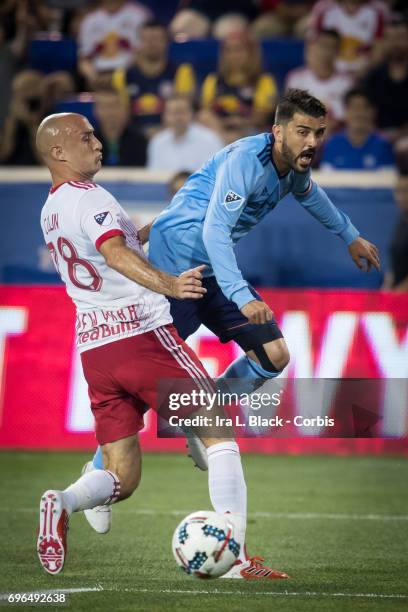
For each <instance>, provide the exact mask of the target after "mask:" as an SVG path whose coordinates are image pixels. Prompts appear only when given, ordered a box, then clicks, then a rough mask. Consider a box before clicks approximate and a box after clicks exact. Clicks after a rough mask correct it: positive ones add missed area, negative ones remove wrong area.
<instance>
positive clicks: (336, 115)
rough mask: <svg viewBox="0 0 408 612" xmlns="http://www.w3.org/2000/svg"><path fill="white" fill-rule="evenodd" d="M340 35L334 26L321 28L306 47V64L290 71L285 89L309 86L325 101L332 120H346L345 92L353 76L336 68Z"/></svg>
mask: <svg viewBox="0 0 408 612" xmlns="http://www.w3.org/2000/svg"><path fill="white" fill-rule="evenodd" d="M339 50H340V35H339V34H338V32H336V31H335V30H322V31H321V32H320V33H319V34H317V35H316V37H315V39H314V40H312V41H310V42H309V44H308V45H307V47H306V66H303V67H302V68H295V69H294V70H291V71H290V72H289V74H288V77H287V80H286V85H285V89H292V88H299V89H307V90H308V91H310V93H311V94H312V95H313V96H316V98H318V99H319V100H321V101H322V102H324V104H325V105H326V107H327V109H328V111H329V116H330V118H331V120H332V122H334V123H335V124H336V123H340V122H342V121H343V120H344V103H343V99H344V96H345V94H346V93H347V92H348V91H349V89H351V87H352V85H353V79H352V77H350V76H349V75H346V74H341V73H339V72H338V71H337V69H336V60H337V57H338V53H339Z"/></svg>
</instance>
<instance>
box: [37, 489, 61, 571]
mask: <svg viewBox="0 0 408 612" xmlns="http://www.w3.org/2000/svg"><path fill="white" fill-rule="evenodd" d="M68 522H69V514H68V510H67V509H66V507H65V504H64V494H63V493H62V491H53V490H50V491H46V492H45V493H44V494H43V495H42V497H41V501H40V524H39V528H38V537H37V553H38V558H39V560H40V563H41V565H42V566H43V568H44V569H45V571H46V572H48V573H49V574H59V572H60V571H61V570H62V569H63V567H64V563H65V557H66V554H67V532H68Z"/></svg>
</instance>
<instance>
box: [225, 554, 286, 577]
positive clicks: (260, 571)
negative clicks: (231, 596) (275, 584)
mask: <svg viewBox="0 0 408 612" xmlns="http://www.w3.org/2000/svg"><path fill="white" fill-rule="evenodd" d="M221 578H235V579H241V580H263V579H265V578H266V579H267V580H281V579H287V578H289V576H288V574H285V572H279V571H278V570H273V569H272V568H270V567H268V566H267V565H264V564H263V559H262V557H250V558H249V559H247V560H246V561H240V560H239V559H238V560H237V561H235V563H234V565H233V566H232V567H231V569H230V570H229V571H228V572H227V573H226V574H224V575H223V576H221Z"/></svg>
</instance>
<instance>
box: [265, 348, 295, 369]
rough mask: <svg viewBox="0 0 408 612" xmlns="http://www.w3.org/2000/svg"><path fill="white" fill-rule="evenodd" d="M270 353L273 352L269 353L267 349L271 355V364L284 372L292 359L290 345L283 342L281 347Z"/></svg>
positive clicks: (269, 355)
mask: <svg viewBox="0 0 408 612" xmlns="http://www.w3.org/2000/svg"><path fill="white" fill-rule="evenodd" d="M270 353H271V354H269V351H268V350H266V354H267V355H268V357H269V360H270V362H271V365H273V367H274V369H275V370H278V371H279V372H282V370H284V369H285V368H286V366H287V365H288V363H289V361H290V353H289V350H288V347H287V346H286V344H285V343H284V342H283V343H282V344H281V345H280V346H279V347H275V348H274V349H273V350H272V351H271V352H270Z"/></svg>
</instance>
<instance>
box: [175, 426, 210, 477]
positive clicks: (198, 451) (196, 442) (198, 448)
mask: <svg viewBox="0 0 408 612" xmlns="http://www.w3.org/2000/svg"><path fill="white" fill-rule="evenodd" d="M181 429H182V430H183V433H184V434H185V436H186V447H187V449H188V457H191V459H192V461H193V462H194V465H195V466H196V467H198V468H199V469H200V470H203V472H206V471H207V470H208V458H207V449H206V448H205V446H204V444H203V443H202V442H201V440H200V438H199V437H198V436H197V435H196V434H195V433H194V432H193V431H192V430H191V429H190V428H188V427H182V428H181Z"/></svg>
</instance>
